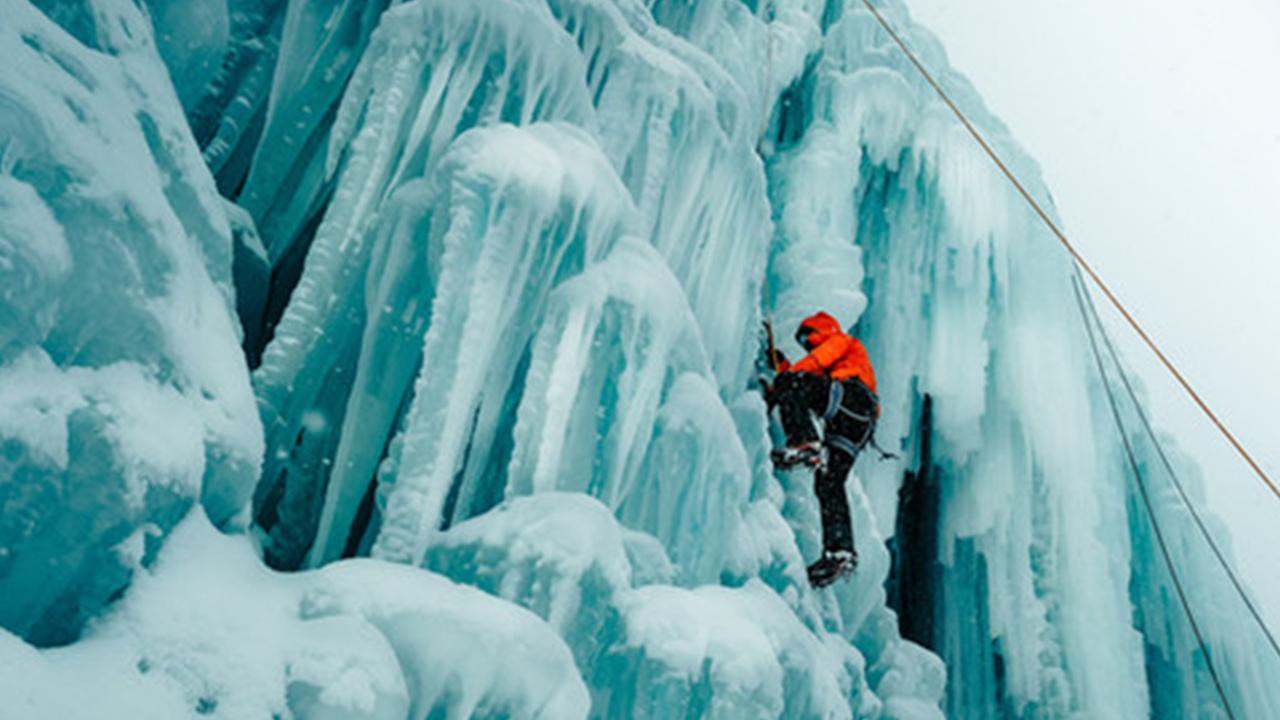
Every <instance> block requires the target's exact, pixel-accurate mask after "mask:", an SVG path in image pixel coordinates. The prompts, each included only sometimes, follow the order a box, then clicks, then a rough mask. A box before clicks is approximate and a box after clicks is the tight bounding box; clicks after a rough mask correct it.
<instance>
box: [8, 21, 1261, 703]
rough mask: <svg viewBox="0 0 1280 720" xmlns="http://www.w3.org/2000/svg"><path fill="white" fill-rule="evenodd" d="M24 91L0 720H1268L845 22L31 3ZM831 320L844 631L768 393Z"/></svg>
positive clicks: (1043, 258) (1182, 556) (920, 39)
mask: <svg viewBox="0 0 1280 720" xmlns="http://www.w3.org/2000/svg"><path fill="white" fill-rule="evenodd" d="M876 5H877V6H878V7H880V8H881V9H882V11H883V12H884V13H885V15H886V17H888V19H889V20H890V21H891V22H892V23H893V24H894V25H895V26H896V27H897V28H898V29H899V30H900V31H901V32H902V34H903V35H904V37H905V38H906V39H907V41H908V42H909V43H910V45H911V46H912V47H913V48H914V49H915V50H916V51H917V52H918V53H920V55H921V57H922V59H923V60H924V62H925V63H926V64H927V65H928V66H929V67H930V68H932V69H933V70H934V71H935V72H937V73H938V74H939V77H940V78H941V80H942V82H943V84H944V85H945V86H946V88H947V90H948V92H950V93H951V94H952V95H953V96H954V97H955V98H957V99H958V101H959V102H960V104H961V106H963V108H964V110H965V112H966V113H967V114H969V116H970V117H971V118H972V119H974V121H975V122H976V123H977V124H978V125H979V126H980V127H981V128H982V130H983V132H984V133H985V134H986V136H987V137H988V138H989V139H991V140H992V142H993V144H994V145H995V146H996V148H997V150H998V151H999V152H1000V153H1001V155H1002V156H1003V157H1004V158H1005V159H1006V160H1007V162H1008V164H1009V165H1010V167H1011V168H1012V169H1013V170H1014V171H1015V172H1017V173H1018V174H1019V176H1020V177H1022V178H1023V180H1024V181H1026V182H1029V187H1030V188H1031V190H1032V192H1033V193H1034V194H1035V195H1036V196H1037V197H1038V198H1039V199H1040V200H1041V201H1042V202H1043V203H1044V204H1045V205H1046V206H1047V207H1052V202H1051V200H1050V198H1049V195H1048V190H1047V189H1046V188H1045V187H1044V186H1043V182H1042V181H1040V179H1039V170H1038V168H1037V166H1036V164H1035V162H1034V161H1033V160H1032V159H1031V158H1029V157H1028V156H1027V155H1026V154H1025V153H1024V152H1023V151H1022V150H1021V149H1020V148H1019V147H1018V145H1017V144H1016V142H1015V141H1014V140H1013V138H1011V137H1010V135H1009V133H1008V131H1007V130H1006V129H1005V128H1004V126H1003V125H1002V124H1001V123H1000V122H999V120H998V119H996V118H994V117H993V116H991V114H990V113H989V112H988V111H987V110H986V109H985V108H984V106H983V104H982V101H981V98H980V96H979V94H978V92H977V91H976V90H975V89H974V88H972V87H971V86H970V85H969V84H968V83H967V81H965V80H964V78H963V77H961V76H960V75H958V74H957V73H955V72H954V71H952V70H951V69H950V67H949V65H948V62H947V58H946V55H945V53H944V51H943V49H942V48H941V46H940V45H939V43H938V41H937V40H936V39H935V38H934V37H933V36H932V35H930V34H929V33H928V31H926V30H925V29H923V28H921V27H919V26H917V25H915V24H914V23H913V22H912V21H911V19H910V16H909V14H908V12H907V4H904V2H903V0H876ZM0 61H2V62H0V720H30V719H34V718H82V717H83V718H90V717H92V718H101V717H131V718H156V719H157V720H159V719H165V720H172V719H173V718H184V717H190V718H209V717H214V718H226V719H227V720H251V719H255V718H262V719H263V720H269V719H274V718H296V719H298V720H302V719H308V718H309V719H315V720H353V719H355V718H368V719H382V718H386V719H393V718H414V719H424V718H459V719H461V718H493V719H495V720H496V719H497V718H528V719H535V718H536V719H547V720H552V719H556V720H559V719H564V720H574V719H585V718H593V719H600V720H624V719H633V718H652V719H653V720H666V719H668V718H676V717H684V718H717V719H726V720H729V719H731V720H740V719H743V718H760V719H761V720H766V719H770V718H787V719H793V718H796V719H805V718H813V719H814V720H819V719H821V720H840V719H843V718H847V719H849V720H853V719H855V718H856V719H858V720H937V719H940V718H944V717H946V718H955V719H957V720H987V719H989V718H1011V719H1013V718H1016V719H1019V720H1031V719H1033V718H1034V719H1035V720H1068V719H1070V720H1083V719H1086V718H1087V719H1089V720H1101V719H1111V718H1114V719H1116V720H1138V719H1141V718H1160V720H1177V719H1178V718H1188V719H1190V718H1240V719H1244V718H1253V719H1257V720H1269V719H1270V718H1275V717H1280V691H1277V689H1276V687H1275V684H1274V682H1273V680H1274V678H1275V677H1277V676H1280V651H1278V652H1277V653H1273V652H1272V648H1271V647H1270V646H1269V645H1268V644H1267V642H1266V639H1265V638H1264V637H1262V636H1261V634H1260V633H1259V632H1258V628H1257V627H1256V626H1255V625H1253V624H1252V621H1251V620H1250V618H1249V617H1248V616H1247V615H1246V614H1245V613H1244V612H1243V608H1242V606H1241V605H1240V599H1239V597H1237V596H1236V595H1235V594H1234V591H1233V589H1232V587H1231V586H1230V585H1229V584H1228V583H1226V582H1224V580H1223V577H1222V573H1221V569H1220V567H1219V566H1218V565H1217V563H1216V561H1215V558H1214V557H1213V556H1212V555H1211V554H1210V553H1209V551H1208V549H1207V548H1206V547H1205V546H1204V544H1203V539H1202V538H1201V537H1199V535H1197V528H1196V525H1195V524H1194V523H1193V522H1192V518H1190V517H1189V516H1188V510H1187V507H1186V505H1185V503H1184V502H1183V499H1182V497H1181V496H1180V495H1179V494H1178V493H1175V492H1174V489H1173V488H1172V486H1170V485H1169V484H1168V482H1167V479H1166V478H1165V477H1164V475H1163V473H1165V472H1166V467H1171V468H1175V469H1176V472H1177V473H1178V474H1179V475H1181V476H1182V477H1183V478H1184V479H1188V480H1190V483H1189V490H1190V494H1191V496H1192V497H1193V498H1196V499H1198V497H1199V493H1200V489H1199V477H1198V472H1197V471H1196V469H1195V467H1194V466H1193V465H1192V464H1191V463H1190V462H1189V461H1188V460H1185V459H1183V458H1182V457H1181V455H1180V454H1179V453H1178V452H1177V450H1176V446H1174V445H1173V444H1172V443H1171V442H1168V441H1166V442H1165V443H1164V444H1163V445H1162V446H1157V445H1155V444H1153V443H1152V442H1151V440H1150V438H1148V437H1147V436H1145V435H1142V434H1139V433H1137V432H1134V431H1133V429H1134V428H1136V427H1137V425H1138V423H1137V422H1136V421H1135V418H1137V417H1138V416H1139V413H1141V406H1140V404H1137V403H1136V402H1133V401H1131V399H1130V398H1128V397H1127V396H1122V397H1121V398H1120V402H1119V404H1118V405H1117V406H1116V407H1115V408H1114V410H1113V407H1112V404H1111V399H1112V396H1111V395H1109V391H1110V390H1111V388H1112V387H1113V386H1114V384H1115V383H1116V382H1117V378H1119V377H1120V374H1121V373H1122V372H1123V369H1122V367H1121V364H1120V363H1118V361H1116V360H1114V359H1113V358H1109V357H1103V364H1102V365H1101V366H1100V365H1099V364H1098V360H1097V359H1096V358H1095V356H1094V355H1093V354H1092V353H1091V347H1093V345H1092V343H1091V339H1094V338H1095V337H1096V336H1095V333H1096V332H1097V328H1094V327H1093V325H1092V324H1091V321H1090V320H1089V317H1090V316H1089V314H1088V313H1087V312H1084V311H1083V310H1082V306H1081V305H1080V304H1078V303H1077V293H1076V289H1075V285H1074V280H1073V267H1072V264H1071V260H1070V258H1069V257H1068V255H1067V254H1066V252H1065V251H1064V250H1063V249H1062V248H1061V246H1060V245H1058V244H1057V243H1056V241H1055V240H1054V239H1053V238H1052V237H1050V235H1049V233H1048V232H1047V231H1046V230H1045V229H1044V228H1043V227H1042V225H1041V224H1040V222H1039V219H1038V218H1037V217H1036V216H1035V215H1034V214H1033V213H1032V212H1031V211H1030V210H1029V209H1028V208H1027V207H1026V205H1025V203H1024V202H1023V200H1022V198H1021V197H1019V196H1018V195H1017V194H1016V193H1015V192H1013V191H1012V190H1011V189H1010V188H1009V187H1008V185H1007V183H1006V181H1005V179H1004V178H1003V177H1002V176H1000V175H999V173H998V172H997V171H996V169H995V168H994V167H993V166H992V164H991V163H990V162H989V160H988V158H987V157H986V156H985V155H984V154H983V153H982V151H981V149H980V148H979V147H978V146H977V145H976V144H975V143H974V142H973V139H972V138H971V137H970V136H969V134H968V133H967V132H966V131H965V129H964V127H963V126H962V125H961V124H960V123H959V122H958V121H957V120H956V118H955V116H954V115H953V114H952V113H951V111H950V110H949V109H948V108H947V106H946V105H945V104H943V103H942V102H941V101H940V100H939V99H938V97H937V95H936V94H935V92H934V90H933V89H932V88H931V87H930V86H929V85H928V84H927V83H926V82H925V81H924V80H923V79H922V78H921V77H920V76H919V74H918V73H917V72H916V70H915V68H914V67H913V66H912V65H911V63H910V62H909V61H908V59H907V58H906V57H905V56H904V55H903V54H902V53H901V52H900V50H899V48H898V47H896V46H895V45H894V44H893V42H892V41H891V40H890V38H889V37H888V36H887V35H886V34H885V32H884V29H883V28H882V27H881V26H880V25H879V23H878V22H877V21H876V19H875V17H874V16H873V15H872V14H871V13H869V12H867V11H866V9H865V6H864V5H863V4H862V3H861V2H855V1H854V0H699V1H698V2H693V1H692V0H483V1H481V0H406V1H400V0H369V1H368V2H361V1H359V0H143V2H140V3H139V2H131V1H130V0H4V1H3V2H2V3H0ZM818 309H825V310H826V311H828V312H830V313H831V314H833V315H834V316H836V317H837V318H838V319H839V320H840V322H841V323H842V324H843V325H844V326H845V327H846V328H849V329H850V331H851V332H853V333H854V334H856V335H857V336H858V337H860V338H861V339H862V340H863V341H864V342H865V344H866V345H867V347H868V349H869V351H870V354H871V358H872V360H873V361H874V363H875V365H876V369H877V377H878V380H879V382H878V385H879V391H880V399H881V403H882V415H881V419H880V422H879V428H878V432H877V436H878V441H879V443H880V444H881V445H883V446H885V447H886V448H887V449H890V450H892V451H893V452H894V453H895V456H894V457H893V458H891V459H882V458H879V457H877V454H876V453H875V452H871V451H868V452H866V453H864V455H863V456H862V457H861V458H860V459H859V461H858V463H857V465H856V466H855V469H854V472H853V473H852V474H851V476H850V478H849V481H848V483H847V491H848V494H849V499H850V502H851V507H852V511H853V516H854V530H855V535H856V538H857V544H858V549H859V552H860V555H861V564H860V565H859V569H858V572H857V574H856V575H854V576H853V577H852V578H850V579H848V580H845V581H842V582H839V583H837V584H836V585H834V586H832V587H831V588H830V589H825V590H814V589H812V588H811V587H809V585H808V584H807V583H806V580H805V565H806V562H809V561H812V560H813V559H814V558H815V556H816V555H817V554H818V552H819V551H820V538H819V521H818V509H817V505H816V501H815V499H814V495H813V492H812V489H811V487H810V484H811V480H810V477H809V475H808V474H806V473H802V472H789V473H788V472H777V471H775V470H774V469H773V468H772V466H771V465H770V463H769V459H768V452H769V450H770V448H771V447H772V446H773V445H774V444H775V443H777V442H778V441H779V440H780V434H779V433H780V431H779V429H778V427H777V424H776V422H775V420H776V418H771V417H770V414H769V412H768V410H767V408H766V406H765V403H764V401H763V398H762V397H761V393H760V391H759V385H758V382H757V376H758V375H759V374H761V373H762V372H764V370H765V362H764V352H763V343H764V340H763V337H764V335H763V332H762V330H761V328H762V323H763V321H764V320H765V319H766V318H768V319H771V320H772V322H773V324H774V326H775V327H776V329H777V331H778V332H777V338H778V342H779V347H780V349H781V350H783V351H784V352H785V353H786V354H787V355H789V356H790V357H792V358H798V357H800V356H801V355H802V354H803V351H802V350H801V349H800V347H799V346H798V345H797V344H796V343H795V342H794V341H792V340H791V339H790V337H789V336H790V333H791V331H792V329H793V328H794V327H795V326H796V325H797V323H798V322H799V321H800V320H801V319H802V318H804V317H806V316H807V315H810V314H811V313H813V312H814V311H816V310H818ZM1116 414H1119V415H1120V417H1121V423H1122V425H1123V426H1124V428H1125V429H1118V428H1117V424H1116V418H1115V415H1116ZM1126 433H1127V434H1126ZM1166 460H1167V461H1169V464H1168V465H1167V466H1166V462H1165V461H1166ZM1134 468H1136V469H1137V470H1138V473H1137V474H1136V475H1135V473H1134V472H1133V470H1134ZM1141 478H1146V479H1147V480H1148V481H1149V484H1148V485H1145V486H1140V485H1138V484H1137V480H1138V479H1141ZM1166 553H1167V554H1168V557H1169V560H1170V563H1169V564H1166V562H1165V557H1166ZM1170 567H1172V568H1174V571H1175V572H1176V573H1177V574H1176V575H1174V574H1171V571H1170ZM1179 595H1183V596H1185V599H1186V602H1187V606H1189V607H1190V608H1191V609H1192V610H1193V613H1194V617H1195V619H1196V621H1197V622H1196V623H1195V624H1194V625H1193V624H1192V623H1191V622H1189V621H1188V619H1187V615H1186V613H1185V611H1184V607H1183V604H1182V603H1181V602H1179V599H1178V598H1179Z"/></svg>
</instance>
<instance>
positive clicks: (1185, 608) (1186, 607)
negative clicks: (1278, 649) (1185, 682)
mask: <svg viewBox="0 0 1280 720" xmlns="http://www.w3.org/2000/svg"><path fill="white" fill-rule="evenodd" d="M1071 279H1072V286H1071V288H1072V290H1073V291H1075V295H1076V304H1077V305H1078V306H1079V308H1080V317H1081V319H1082V320H1084V326H1085V332H1086V333H1088V335H1089V346H1090V347H1091V348H1092V350H1093V358H1094V360H1095V361H1096V362H1097V364H1098V374H1099V375H1100V376H1101V377H1102V386H1103V388H1104V389H1105V390H1106V392H1107V401H1108V403H1109V404H1110V405H1111V414H1112V416H1113V417H1114V418H1115V421H1116V428H1117V430H1118V431H1119V432H1120V438H1121V440H1123V441H1124V451H1125V455H1126V456H1127V457H1128V459H1129V467H1130V469H1131V470H1132V471H1133V477H1134V480H1135V482H1136V483H1137V485H1138V493H1139V495H1140V497H1141V498H1142V504H1143V505H1144V506H1145V507H1146V510H1147V519H1148V520H1149V521H1150V522H1151V529H1152V532H1153V534H1154V535H1155V538H1156V543H1157V545H1159V547H1160V555H1161V556H1162V557H1163V558H1164V564H1165V568H1166V569H1167V570H1168V571H1169V577H1170V578H1171V579H1172V580H1173V587H1174V590H1175V591H1176V592H1177V594H1178V602H1179V604H1181V605H1182V612H1183V613H1184V614H1185V615H1186V616H1187V621H1188V622H1189V623H1190V624H1191V631H1192V633H1194V634H1195V636H1196V643H1197V644H1198V645H1199V646H1200V654H1201V657H1202V658H1203V659H1204V664H1205V667H1206V668H1207V669H1208V671H1209V676H1210V677H1211V678H1212V679H1213V687H1214V688H1215V689H1216V690H1217V693H1218V698H1219V699H1221V700H1222V706H1223V708H1224V709H1226V711H1227V717H1229V718H1231V720H1235V713H1234V712H1232V710H1231V703H1230V701H1228V700H1227V693H1226V690H1225V689H1223V687H1222V681H1221V680H1220V679H1219V678H1218V670H1217V668H1216V667H1215V666H1214V663H1213V655H1212V654H1211V653H1210V652H1209V645H1208V643H1206V642H1205V639H1204V635H1203V633H1201V632H1200V623H1199V622H1197V621H1196V616H1195V613H1194V612H1193V611H1192V610H1191V603H1190V601H1188V599H1187V593H1186V591H1185V590H1184V589H1183V585H1182V579H1181V578H1180V577H1179V576H1178V571H1177V568H1176V567H1175V566H1174V564H1173V556H1172V555H1171V554H1170V552H1169V545H1168V543H1167V542H1166V541H1165V538H1164V531H1163V530H1161V529H1160V521H1159V520H1158V519H1157V518H1156V511H1155V507H1154V505H1153V504H1152V502H1151V497H1150V494H1149V493H1148V491H1147V483H1146V481H1145V480H1144V479H1143V477H1142V468H1141V466H1140V465H1139V464H1138V460H1137V458H1136V457H1135V456H1134V452H1133V446H1132V445H1131V444H1130V443H1129V435H1128V433H1126V432H1125V428H1124V421H1123V419H1122V418H1121V416H1120V406H1119V404H1118V403H1117V402H1116V396H1115V391H1114V390H1113V388H1112V387H1111V379H1110V377H1109V376H1108V375H1107V370H1106V367H1105V366H1104V364H1103V362H1102V353H1101V352H1100V351H1099V349H1098V341H1097V339H1096V338H1095V337H1094V327H1093V323H1091V322H1089V316H1088V314H1087V313H1086V312H1085V309H1084V299H1083V298H1082V297H1081V294H1082V292H1083V291H1082V287H1081V282H1080V279H1079V275H1078V274H1077V275H1075V276H1073V277H1072V278H1071ZM1094 319H1095V320H1096V319H1097V318H1096V317H1095V318H1094ZM1098 330H1099V332H1101V327H1099V328H1098ZM1264 629H1265V625H1264ZM1268 636H1270V633H1269V632H1268Z"/></svg>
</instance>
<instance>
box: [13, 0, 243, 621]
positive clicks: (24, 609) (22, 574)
mask: <svg viewBox="0 0 1280 720" xmlns="http://www.w3.org/2000/svg"><path fill="white" fill-rule="evenodd" d="M62 13H63V14H62V16H61V17H62V19H63V20H64V21H67V22H66V24H67V27H68V29H69V30H70V31H72V32H74V33H75V34H76V36H75V37H73V36H72V35H70V34H68V33H67V32H66V31H64V30H63V29H62V28H61V27H59V26H58V25H56V24H54V23H53V22H51V21H50V20H49V19H48V18H47V17H45V16H44V15H42V14H41V13H40V11H39V10H37V9H36V8H35V7H33V6H31V5H30V4H27V3H25V2H22V3H5V5H4V6H3V8H0V49H2V50H0V52H2V53H3V64H4V66H5V70H4V72H3V73H0V445H3V448H4V451H3V453H2V454H0V517H2V518H3V519H2V520H0V623H2V624H3V625H4V627H6V628H8V629H9V630H11V631H13V632H16V633H19V634H21V635H22V636H24V637H27V638H29V639H31V640H33V641H35V642H37V643H41V644H45V643H63V642H68V641H70V640H72V639H74V638H75V637H76V636H77V634H78V633H79V631H80V628H81V626H82V624H83V623H84V621H86V620H87V619H89V618H92V617H93V616H95V615H96V614H97V613H98V612H99V611H100V609H101V606H102V604H103V603H104V602H106V601H107V600H108V599H110V598H111V597H113V596H114V595H115V594H117V593H118V592H120V591H121V590H122V589H123V588H124V587H125V586H126V585H127V584H128V582H129V576H130V573H131V572H132V570H133V568H134V566H135V565H136V564H137V563H138V562H139V561H142V560H144V559H145V558H148V557H150V556H151V555H153V554H154V551H155V548H156V546H157V545H158V543H159V541H160V539H161V538H162V537H163V536H164V535H165V534H166V533H167V532H168V531H169V530H170V529H171V528H172V527H173V526H174V524H175V523H177V522H178V520H179V519H180V518H181V517H182V516H183V515H184V514H185V513H186V511H187V510H188V509H189V508H190V507H191V506H192V504H193V503H195V502H197V501H199V502H200V503H201V504H202V505H204V507H205V508H206V509H207V511H208V513H209V514H210V516H211V517H212V518H213V520H214V521H215V522H216V523H217V524H219V525H222V526H228V527H241V528H243V527H244V526H245V525H246V521H247V519H248V518H247V509H248V507H247V505H248V500H249V497H250V494H251V492H252V489H253V483H254V482H255V481H256V479H257V475H258V464H259V461H260V456H261V452H262V439H261V432H260V424H259V421H258V415H257V413H256V411H255V408H254V405H253V398H252V395H251V392H250V388H249V383H248V381H247V380H248V379H247V377H246V375H245V362H244V359H243V356H242V354H241V353H239V352H238V351H237V350H236V346H237V345H238V344H239V340H238V337H239V335H238V333H239V330H238V327H237V325H236V321H235V314H234V306H233V294H234V289H233V287H232V268H231V258H232V240H231V231H230V226H229V224H228V221H227V218H226V215H225V213H224V208H223V204H222V200H221V199H220V198H219V196H218V194H217V192H216V191H215V189H214V186H213V183H212V181H211V179H210V177H209V174H208V171H207V170H206V169H205V167H204V165H203V163H202V162H201V158H200V154H199V151H198V149H197V147H196V144H195V143H194V142H193V140H192V137H191V134H190V131H189V129H188V127H187V124H186V121H185V119H184V117H183V115H182V111H181V108H180V106H179V105H178V101H177V98H176V97H175V95H174V91H173V87H172V86H171V85H170V84H169V81H168V77H167V76H166V74H165V71H164V67H163V66H162V65H161V64H160V60H159V56H158V55H157V53H156V50H155V47H154V44H153V42H152V40H151V29H150V26H149V23H148V21H147V18H146V17H145V15H143V14H142V13H141V12H140V11H139V10H138V9H137V8H136V7H133V6H130V5H127V4H123V5H121V6H120V7H115V6H111V7H110V8H102V11H101V12H99V13H96V14H88V13H86V14H83V15H76V14H74V13H73V12H72V10H70V9H69V8H66V7H63V8H62ZM71 20H74V21H71Z"/></svg>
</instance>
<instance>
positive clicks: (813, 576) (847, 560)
mask: <svg viewBox="0 0 1280 720" xmlns="http://www.w3.org/2000/svg"><path fill="white" fill-rule="evenodd" d="M857 567H858V551H857V550H824V551H822V557H821V558H820V559H819V560H818V561H817V562H815V563H814V564H812V565H810V566H809V584H810V585H812V586H813V587H814V588H824V587H826V586H828V585H830V584H831V583H833V582H835V581H836V580H839V579H840V578H842V577H845V576H846V575H852V574H853V572H854V570H856V569H857Z"/></svg>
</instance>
